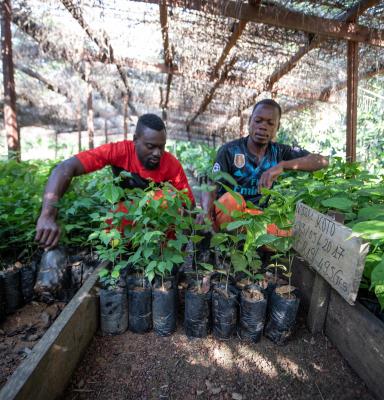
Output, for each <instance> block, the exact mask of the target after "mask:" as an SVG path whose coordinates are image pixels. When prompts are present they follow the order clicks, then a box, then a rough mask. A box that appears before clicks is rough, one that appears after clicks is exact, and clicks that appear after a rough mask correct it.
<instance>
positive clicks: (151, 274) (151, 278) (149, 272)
mask: <svg viewBox="0 0 384 400" xmlns="http://www.w3.org/2000/svg"><path fill="white" fill-rule="evenodd" d="M145 276H146V277H147V279H148V281H149V282H152V281H153V279H154V278H155V273H154V272H153V271H148V272H146V273H145Z"/></svg>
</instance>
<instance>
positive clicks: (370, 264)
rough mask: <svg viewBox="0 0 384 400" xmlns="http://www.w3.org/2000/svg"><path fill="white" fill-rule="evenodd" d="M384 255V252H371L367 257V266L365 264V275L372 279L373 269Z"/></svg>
mask: <svg viewBox="0 0 384 400" xmlns="http://www.w3.org/2000/svg"><path fill="white" fill-rule="evenodd" d="M382 259H383V255H382V254H375V253H370V254H368V255H367V257H365V266H364V272H363V274H364V276H365V277H366V278H367V279H369V280H371V274H372V271H373V269H374V268H375V267H376V265H377V264H379V262H380V261H382Z"/></svg>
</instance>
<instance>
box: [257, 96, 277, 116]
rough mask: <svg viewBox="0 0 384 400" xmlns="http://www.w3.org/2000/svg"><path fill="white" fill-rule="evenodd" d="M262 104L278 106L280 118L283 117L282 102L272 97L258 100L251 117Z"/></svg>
mask: <svg viewBox="0 0 384 400" xmlns="http://www.w3.org/2000/svg"><path fill="white" fill-rule="evenodd" d="M261 105H266V106H271V107H275V108H277V110H278V111H279V118H281V114H282V111H281V107H280V104H279V103H277V102H276V101H275V100H272V99H263V100H260V101H258V102H257V103H256V104H255V105H254V106H253V109H252V113H251V117H252V115H253V113H254V112H255V110H256V108H257V107H258V106H261Z"/></svg>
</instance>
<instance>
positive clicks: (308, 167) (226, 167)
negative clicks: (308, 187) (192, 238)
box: [202, 99, 328, 227]
mask: <svg viewBox="0 0 384 400" xmlns="http://www.w3.org/2000/svg"><path fill="white" fill-rule="evenodd" d="M280 118H281V107H280V105H279V104H278V103H277V102H275V101H274V100H271V99H265V100H261V101H260V102H258V103H257V104H256V105H255V106H254V108H253V110H252V114H251V116H250V119H249V135H248V136H247V137H243V138H240V139H236V140H233V141H231V142H229V143H226V144H224V145H223V146H222V147H221V148H220V149H219V151H218V153H217V158H216V162H215V164H214V166H213V172H220V171H222V172H227V173H228V174H230V175H231V176H232V177H233V178H234V179H235V180H236V183H237V184H236V185H228V186H230V187H231V189H232V190H234V191H235V192H237V193H239V194H240V195H241V196H242V197H243V199H244V202H243V204H242V205H240V206H239V205H238V204H237V202H236V201H235V200H234V198H233V196H231V195H230V194H229V193H226V191H225V189H224V188H223V187H218V188H217V190H216V191H214V192H211V193H204V194H203V196H202V207H203V209H204V210H205V212H206V214H207V215H208V216H209V217H212V218H213V221H214V222H215V225H216V227H219V226H220V224H221V223H223V222H228V220H229V216H228V215H226V214H224V213H222V212H221V211H220V210H218V209H217V208H216V207H214V204H213V203H214V200H215V199H218V201H219V202H221V203H222V204H224V205H225V207H226V208H227V209H228V210H229V211H233V210H235V209H237V210H240V211H247V209H246V205H245V202H246V201H250V202H252V203H253V204H255V205H256V206H259V207H260V208H263V207H265V206H266V204H260V199H261V197H262V195H261V189H262V188H263V187H265V188H271V187H272V185H273V183H274V182H275V181H276V179H277V178H278V177H279V175H281V174H282V173H283V172H284V171H287V170H301V171H316V170H319V169H321V168H325V167H327V166H328V160H327V159H326V158H325V157H323V156H321V155H319V154H311V153H309V152H308V151H306V150H303V149H300V148H297V147H292V146H288V145H284V144H280V143H275V142H274V139H275V137H276V133H277V130H278V129H279V126H280Z"/></svg>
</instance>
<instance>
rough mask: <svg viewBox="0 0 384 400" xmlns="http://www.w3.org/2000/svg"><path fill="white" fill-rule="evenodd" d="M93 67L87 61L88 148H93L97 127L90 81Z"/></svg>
mask: <svg viewBox="0 0 384 400" xmlns="http://www.w3.org/2000/svg"><path fill="white" fill-rule="evenodd" d="M90 74H91V68H90V65H89V64H88V63H85V79H86V81H87V130H88V148H89V149H93V148H94V147H95V145H94V132H95V127H94V124H93V99H92V84H91V82H90V81H89V75H90Z"/></svg>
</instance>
